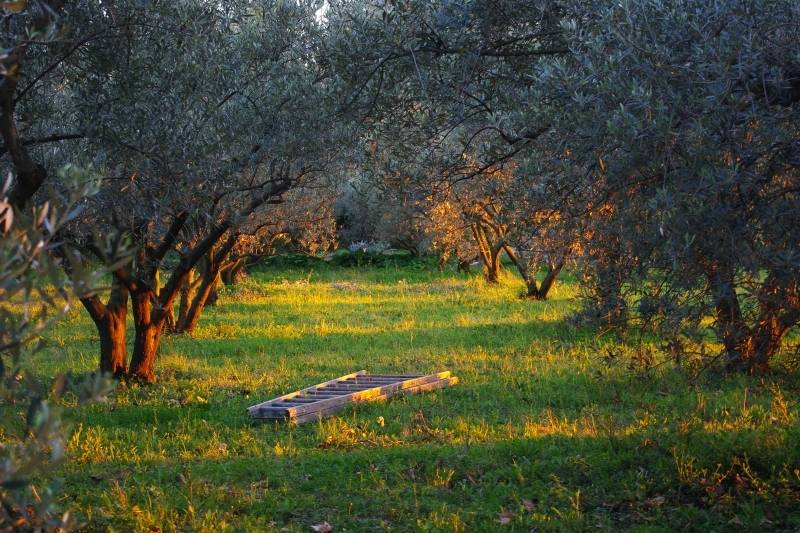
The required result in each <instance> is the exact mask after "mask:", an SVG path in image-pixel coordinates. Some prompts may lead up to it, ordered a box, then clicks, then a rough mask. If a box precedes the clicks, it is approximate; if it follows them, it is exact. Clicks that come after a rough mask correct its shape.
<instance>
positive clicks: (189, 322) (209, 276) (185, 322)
mask: <svg viewBox="0 0 800 533" xmlns="http://www.w3.org/2000/svg"><path fill="white" fill-rule="evenodd" d="M218 282H219V272H216V273H215V272H212V271H211V270H208V271H207V272H206V273H205V274H204V275H203V278H202V281H201V283H200V288H199V289H198V290H197V293H196V294H195V297H194V298H193V299H192V303H191V305H190V307H189V310H188V312H187V313H186V315H185V316H184V317H183V319H182V320H181V322H180V323H179V324H178V331H179V332H180V333H191V332H193V331H194V329H195V328H196V327H197V323H198V322H199V321H200V314H201V313H202V311H203V309H204V308H205V306H206V304H207V303H208V300H209V297H210V296H211V293H212V292H213V291H214V289H215V287H216V286H217V283H218Z"/></svg>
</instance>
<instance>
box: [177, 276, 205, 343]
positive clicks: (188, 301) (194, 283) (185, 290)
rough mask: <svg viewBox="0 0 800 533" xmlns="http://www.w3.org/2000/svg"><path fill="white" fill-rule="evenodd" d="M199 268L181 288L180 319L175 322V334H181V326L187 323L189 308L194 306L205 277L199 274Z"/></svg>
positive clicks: (188, 277)
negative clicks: (198, 289) (196, 295)
mask: <svg viewBox="0 0 800 533" xmlns="http://www.w3.org/2000/svg"><path fill="white" fill-rule="evenodd" d="M197 271H198V268H193V269H192V270H191V272H189V275H188V276H187V278H186V281H185V282H184V283H183V285H182V286H181V295H180V300H179V303H178V318H177V320H176V322H175V332H176V333H180V331H181V324H183V323H184V322H186V317H187V316H188V314H189V308H190V307H191V306H192V302H193V301H194V297H195V294H196V293H197V288H198V287H199V286H200V283H201V282H202V281H203V277H202V276H201V275H199V274H198V272H197Z"/></svg>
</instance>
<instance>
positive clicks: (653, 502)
mask: <svg viewBox="0 0 800 533" xmlns="http://www.w3.org/2000/svg"><path fill="white" fill-rule="evenodd" d="M665 501H667V499H666V498H664V497H663V496H653V497H652V498H650V499H649V500H647V505H649V506H650V507H661V506H662V505H664V502H665Z"/></svg>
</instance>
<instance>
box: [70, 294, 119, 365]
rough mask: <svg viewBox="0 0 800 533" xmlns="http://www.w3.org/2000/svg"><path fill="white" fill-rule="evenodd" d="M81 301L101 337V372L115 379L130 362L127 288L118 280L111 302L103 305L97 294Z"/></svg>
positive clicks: (110, 298)
mask: <svg viewBox="0 0 800 533" xmlns="http://www.w3.org/2000/svg"><path fill="white" fill-rule="evenodd" d="M81 303H82V304H83V306H84V307H85V308H86V310H87V311H88V313H89V316H91V317H92V321H94V324H95V326H96V327H97V333H98V335H99V337H100V371H101V372H104V373H108V374H111V375H113V376H114V377H116V378H119V377H122V376H124V375H125V372H126V370H127V367H126V365H127V364H128V351H127V346H126V339H125V328H126V318H127V314H128V289H127V288H125V287H124V286H123V285H122V284H121V283H119V282H118V281H116V280H115V281H114V282H113V284H112V287H111V295H110V297H109V300H108V303H106V304H103V302H101V301H100V297H99V296H97V295H96V294H93V295H91V296H87V297H85V298H81Z"/></svg>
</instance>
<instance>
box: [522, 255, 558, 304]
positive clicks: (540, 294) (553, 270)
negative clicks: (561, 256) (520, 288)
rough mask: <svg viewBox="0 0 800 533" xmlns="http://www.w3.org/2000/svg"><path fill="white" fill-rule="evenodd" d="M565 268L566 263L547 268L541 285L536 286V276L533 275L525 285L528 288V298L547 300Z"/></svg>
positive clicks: (526, 280)
mask: <svg viewBox="0 0 800 533" xmlns="http://www.w3.org/2000/svg"><path fill="white" fill-rule="evenodd" d="M562 268H564V263H556V264H554V265H548V266H547V274H546V275H545V277H544V279H543V280H542V283H541V285H539V286H538V287H537V285H536V274H533V275H532V276H531V278H530V279H527V278H526V279H525V284H526V285H527V286H528V298H530V299H532V300H547V294H548V293H549V292H550V289H551V288H552V287H553V284H554V283H555V281H556V278H558V274H559V273H560V272H561V269H562Z"/></svg>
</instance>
